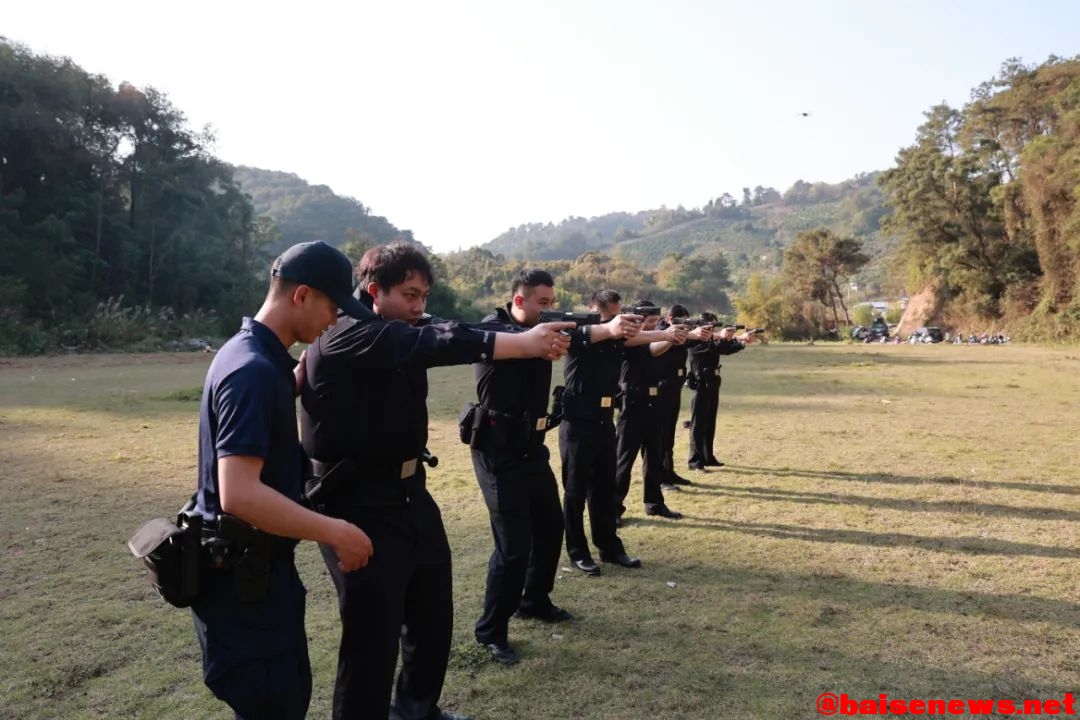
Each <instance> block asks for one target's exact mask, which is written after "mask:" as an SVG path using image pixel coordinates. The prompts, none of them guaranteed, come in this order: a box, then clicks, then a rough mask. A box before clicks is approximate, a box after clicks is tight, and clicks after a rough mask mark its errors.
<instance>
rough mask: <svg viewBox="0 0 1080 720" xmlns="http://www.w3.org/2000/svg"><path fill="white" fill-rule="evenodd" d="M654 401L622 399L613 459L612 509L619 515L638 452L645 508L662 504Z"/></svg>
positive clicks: (661, 466)
mask: <svg viewBox="0 0 1080 720" xmlns="http://www.w3.org/2000/svg"><path fill="white" fill-rule="evenodd" d="M659 415H660V413H659V411H658V410H657V400H655V399H654V400H637V401H634V400H633V399H630V400H625V401H624V402H623V408H622V411H621V412H620V413H619V422H618V423H617V425H616V433H617V434H618V443H617V445H616V459H615V510H616V515H618V516H621V515H622V514H623V512H624V511H625V510H626V505H625V503H626V496H627V495H629V494H630V472H631V471H632V470H633V469H634V462H635V461H636V460H637V456H638V453H639V452H640V453H641V454H642V457H643V460H642V474H643V476H644V486H645V493H644V499H645V509H646V510H649V509H651V508H653V507H655V506H657V505H663V504H664V491H663V490H661V489H660V483H662V482H667V477H666V476H665V475H664V466H663V464H662V462H661V443H660V428H659V422H658V420H659Z"/></svg>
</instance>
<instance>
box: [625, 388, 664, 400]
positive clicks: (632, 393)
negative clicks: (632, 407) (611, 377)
mask: <svg viewBox="0 0 1080 720" xmlns="http://www.w3.org/2000/svg"><path fill="white" fill-rule="evenodd" d="M622 391H623V395H624V396H626V397H632V398H654V397H659V396H660V386H659V385H624V386H623V389H622Z"/></svg>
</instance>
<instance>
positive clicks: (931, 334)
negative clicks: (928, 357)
mask: <svg viewBox="0 0 1080 720" xmlns="http://www.w3.org/2000/svg"><path fill="white" fill-rule="evenodd" d="M944 341H945V333H944V331H942V329H941V328H939V327H921V328H916V329H915V332H913V333H911V337H909V338H908V342H909V343H911V344H912V345H914V344H916V343H939V342H944Z"/></svg>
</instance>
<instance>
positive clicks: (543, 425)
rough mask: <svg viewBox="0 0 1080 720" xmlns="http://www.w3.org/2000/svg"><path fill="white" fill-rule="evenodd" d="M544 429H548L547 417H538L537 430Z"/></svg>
mask: <svg viewBox="0 0 1080 720" xmlns="http://www.w3.org/2000/svg"><path fill="white" fill-rule="evenodd" d="M543 430H547V418H546V417H538V418H536V432H541V431H543Z"/></svg>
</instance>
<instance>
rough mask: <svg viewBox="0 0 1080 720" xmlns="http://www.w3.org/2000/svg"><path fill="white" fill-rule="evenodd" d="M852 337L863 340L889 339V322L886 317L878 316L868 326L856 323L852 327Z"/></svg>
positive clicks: (879, 340)
mask: <svg viewBox="0 0 1080 720" xmlns="http://www.w3.org/2000/svg"><path fill="white" fill-rule="evenodd" d="M851 339H852V340H861V341H863V342H868V343H870V342H882V341H884V340H888V339H889V323H887V322H885V318H883V317H877V318H874V321H873V322H872V323H870V325H868V326H865V327H864V326H862V325H856V326H855V327H853V328H851Z"/></svg>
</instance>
